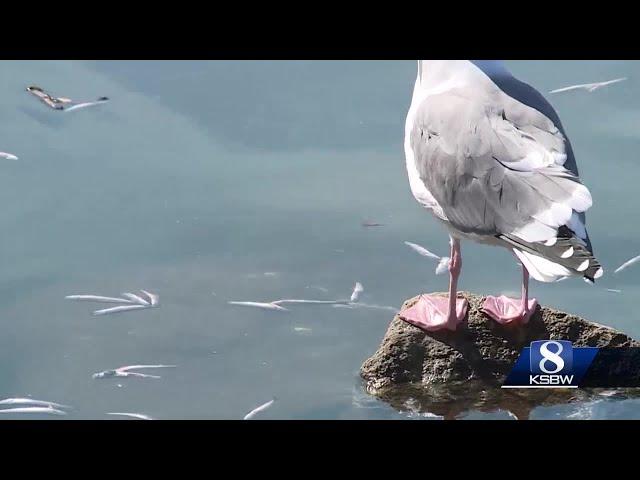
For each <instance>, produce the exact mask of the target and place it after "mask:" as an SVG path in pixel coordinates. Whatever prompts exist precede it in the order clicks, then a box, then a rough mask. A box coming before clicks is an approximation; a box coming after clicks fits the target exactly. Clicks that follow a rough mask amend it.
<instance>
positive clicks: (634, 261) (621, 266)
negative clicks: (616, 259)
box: [613, 255, 640, 273]
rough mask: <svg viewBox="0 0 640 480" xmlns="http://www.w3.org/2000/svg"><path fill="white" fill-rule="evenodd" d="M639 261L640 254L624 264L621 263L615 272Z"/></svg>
mask: <svg viewBox="0 0 640 480" xmlns="http://www.w3.org/2000/svg"><path fill="white" fill-rule="evenodd" d="M638 261H640V255H638V256H637V257H633V258H632V259H631V260H627V261H626V262H624V263H623V264H622V265H620V266H619V267H618V268H616V269H615V271H614V272H613V273H618V272H621V271H622V270H624V269H625V268H627V267H630V266H631V265H633V264H634V263H638Z"/></svg>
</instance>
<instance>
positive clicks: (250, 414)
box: [243, 397, 277, 420]
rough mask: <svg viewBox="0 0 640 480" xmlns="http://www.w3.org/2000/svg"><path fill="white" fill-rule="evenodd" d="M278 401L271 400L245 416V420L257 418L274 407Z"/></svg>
mask: <svg viewBox="0 0 640 480" xmlns="http://www.w3.org/2000/svg"><path fill="white" fill-rule="evenodd" d="M276 400H277V398H275V397H274V398H273V399H272V400H269V401H268V402H267V403H263V404H262V405H260V406H259V407H256V408H254V409H253V410H251V411H250V412H249V413H247V414H246V415H245V416H244V418H243V420H251V419H252V418H253V417H255V416H256V414H258V413H260V412H263V411H265V410H266V409H267V408H269V407H270V406H271V405H273V404H274V403H275V401H276Z"/></svg>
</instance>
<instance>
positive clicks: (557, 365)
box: [529, 340, 575, 388]
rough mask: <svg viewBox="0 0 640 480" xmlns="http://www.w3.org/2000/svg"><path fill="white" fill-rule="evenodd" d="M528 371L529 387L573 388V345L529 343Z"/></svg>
mask: <svg viewBox="0 0 640 480" xmlns="http://www.w3.org/2000/svg"><path fill="white" fill-rule="evenodd" d="M529 371H530V372H531V373H530V375H529V385H533V386H535V385H540V386H542V385H546V386H551V387H552V386H568V387H574V386H573V385H572V382H573V379H574V378H575V375H573V374H572V371H573V345H572V344H571V342H568V341H566V340H540V341H537V342H531V347H530V353H529ZM574 388H575V387H574Z"/></svg>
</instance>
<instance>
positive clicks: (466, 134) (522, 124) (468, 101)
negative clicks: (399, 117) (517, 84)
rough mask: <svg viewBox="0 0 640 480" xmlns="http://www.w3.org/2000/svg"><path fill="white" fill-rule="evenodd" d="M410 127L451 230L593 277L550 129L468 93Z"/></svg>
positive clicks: (558, 135) (425, 108)
mask: <svg viewBox="0 0 640 480" xmlns="http://www.w3.org/2000/svg"><path fill="white" fill-rule="evenodd" d="M538 95H539V94H538ZM540 97H541V96H540ZM551 110H553V109H551ZM555 117H556V118H557V115H555ZM415 118H416V119H415V122H414V126H413V130H412V132H411V147H412V149H413V151H414V155H415V162H416V167H417V170H418V172H419V174H420V178H421V180H422V181H423V182H424V184H425V186H426V188H427V189H428V190H429V192H430V193H431V194H432V195H433V197H434V198H435V199H436V201H437V202H438V203H439V205H440V207H441V208H442V210H443V212H444V213H445V215H446V217H447V220H448V221H449V223H450V224H451V225H452V227H454V228H455V229H457V230H459V231H461V232H463V233H466V234H475V235H480V236H485V237H499V238H502V239H503V240H505V241H507V242H508V243H511V244H514V243H515V244H517V246H518V248H521V249H523V250H526V251H530V252H531V253H533V252H535V253H536V254H537V255H541V256H543V257H545V258H547V259H549V260H552V261H553V262H557V263H559V264H561V265H563V266H565V267H567V268H569V269H570V270H571V271H572V273H578V272H579V273H581V274H582V272H584V275H585V276H588V277H593V275H594V273H595V272H596V271H597V270H598V268H600V266H599V264H597V261H596V260H595V259H594V258H593V255H592V254H591V252H590V251H589V249H588V246H587V237H586V230H585V229H584V225H583V224H582V223H581V222H579V219H580V217H579V215H580V214H581V213H583V212H585V211H586V210H587V209H588V208H589V207H590V206H591V195H590V193H589V191H588V190H587V188H586V187H585V186H584V185H582V183H581V182H580V179H579V178H578V176H577V169H576V168H575V160H574V159H573V152H572V151H571V147H570V144H569V142H568V141H567V140H566V137H565V135H564V134H563V133H562V131H561V130H560V129H559V128H558V127H557V126H556V122H554V121H553V120H551V119H550V118H549V117H547V116H546V115H545V114H543V113H542V112H541V111H539V110H537V109H536V108H532V107H530V106H528V105H526V104H524V103H521V102H519V101H518V100H516V99H515V98H513V97H511V96H509V95H506V94H505V93H503V92H502V91H501V90H500V89H498V88H487V89H485V88H474V87H473V86H466V87H459V88H456V89H451V90H448V91H445V92H443V93H440V94H434V95H430V96H428V97H427V98H426V99H425V100H424V101H423V102H422V104H421V105H420V106H419V107H418V111H417V114H416V117H415ZM558 123H559V120H558ZM577 224H579V225H577ZM569 226H572V227H573V228H570V227H569ZM582 230H584V232H582ZM576 233H577V235H576ZM545 243H546V245H545ZM514 246H515V245H514ZM569 248H572V249H573V250H571V252H569ZM568 253H570V255H569V256H568V257H566V258H565V257H564V256H565V255H567V254H568ZM585 259H588V260H589V262H588V263H587V265H586V266H585V264H584V260H585ZM583 267H584V268H588V270H587V271H586V272H585V270H584V269H583Z"/></svg>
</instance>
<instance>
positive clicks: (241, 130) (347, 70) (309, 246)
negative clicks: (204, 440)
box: [0, 61, 640, 419]
mask: <svg viewBox="0 0 640 480" xmlns="http://www.w3.org/2000/svg"><path fill="white" fill-rule="evenodd" d="M509 64H510V66H511V68H512V69H513V70H514V72H515V73H516V74H518V75H519V76H520V77H521V78H523V79H525V80H527V81H529V82H530V83H532V84H533V85H534V86H536V87H538V88H540V90H541V91H549V90H551V89H553V88H558V87H561V86H564V85H570V84H574V83H586V82H591V81H600V80H606V79H609V78H616V77H622V76H628V77H629V80H628V81H626V82H623V83H620V84H618V85H614V86H611V87H610V88H606V89H602V90H598V91H597V92H594V93H591V94H589V93H586V92H572V93H567V94H564V95H558V96H553V97H552V98H551V100H552V101H553V103H554V105H555V106H556V107H557V109H558V111H559V113H560V115H561V117H562V119H563V123H564V125H565V127H566V130H567V132H568V134H569V135H570V136H571V139H572V142H573V145H574V149H575V151H576V156H577V159H578V164H579V166H580V171H581V175H582V177H583V178H584V181H585V182H586V184H587V185H589V187H590V189H591V190H592V193H593V197H594V201H595V203H594V207H593V209H592V210H591V211H590V212H589V214H588V223H589V230H590V235H591V238H592V240H593V242H594V247H595V250H596V253H597V255H598V257H599V259H600V260H601V261H602V262H603V264H604V265H605V267H608V271H609V272H611V271H612V269H613V268H615V267H616V266H618V265H619V264H621V263H622V262H623V261H625V260H627V259H628V258H630V257H632V256H634V255H637V254H638V253H640V239H639V238H638V235H637V224H638V222H637V221H634V219H635V218H636V216H637V212H638V208H637V205H636V201H635V196H634V192H635V184H636V181H637V178H638V174H639V173H640V170H639V169H640V166H639V164H638V162H637V150H638V140H639V135H640V134H639V133H638V131H637V128H636V127H635V125H636V124H637V122H634V119H636V118H638V116H639V115H640V104H639V102H640V95H639V93H640V92H639V91H638V90H639V89H640V83H639V81H637V80H636V79H635V78H636V77H637V78H639V79H640V63H638V62H626V61H606V62H582V61H581V62H529V61H526V62H509ZM414 78H415V64H414V63H413V62H410V61H408V62H404V61H403V62H400V61H385V62H375V61H372V62H368V61H367V62H364V61H363V62H344V61H343V62H324V61H320V62H191V61H189V62H187V61H184V62H132V61H123V62H106V61H105V62H102V61H100V62H54V61H46V62H44V61H43V62H36V61H29V62H9V61H7V62H2V69H1V75H0V102H1V104H2V106H3V108H2V109H0V150H1V151H6V152H11V153H14V154H16V155H18V157H20V160H19V161H18V162H4V163H2V164H1V165H0V182H1V185H2V188H0V202H1V204H2V205H3V208H2V209H1V210H0V221H1V222H2V225H3V236H2V242H1V244H0V246H1V248H0V256H1V258H2V270H1V273H0V331H1V332H2V333H1V334H0V395H1V396H2V397H9V396H15V397H18V396H19V397H22V396H27V395H32V396H33V397H34V398H45V399H47V400H51V401H56V402H60V403H64V404H70V405H73V406H74V407H75V408H74V410H73V411H72V413H70V414H69V416H68V417H65V418H109V416H108V415H106V413H107V412H144V413H145V414H147V415H149V416H151V417H153V418H159V419H165V418H238V419H239V418H242V417H243V416H244V415H245V414H246V413H247V412H248V411H250V410H251V409H252V408H255V406H256V405H260V404H262V403H264V402H266V401H268V400H269V399H270V398H272V397H273V396H274V395H276V396H277V397H278V398H279V401H278V402H277V403H275V404H274V405H273V407H272V408H270V409H269V410H266V411H264V412H262V413H261V418H265V419H276V418H283V419H290V418H296V419H299V418H339V419H347V418H357V419H366V418H380V419H382V418H408V417H407V414H406V411H407V410H406V409H404V408H402V407H401V406H400V405H388V404H386V403H384V402H379V401H377V400H376V401H375V402H374V403H373V404H372V405H375V407H374V408H364V407H362V406H360V405H358V404H357V402H356V403H355V404H354V400H353V397H354V393H353V392H354V388H355V389H356V390H357V389H358V388H360V387H359V379H358V376H357V373H356V372H357V370H358V368H359V366H360V365H361V363H362V361H363V360H364V359H365V358H367V357H368V356H370V355H371V353H372V352H373V351H375V349H376V348H377V346H378V344H379V341H380V339H381V338H382V336H383V335H384V332H385V330H386V327H387V325H388V324H389V321H390V320H391V317H392V313H391V312H388V311H385V310H376V309H358V308H355V309H349V308H331V307H323V306H299V307H297V308H292V309H291V312H290V313H289V314H288V315H279V312H269V311H260V310H252V309H242V308H234V307H233V306H231V305H228V304H227V301H229V300H237V299H241V300H245V299H246V300H255V301H263V300H267V299H273V298H313V299H316V298H317V299H319V300H322V299H328V300H331V299H335V298H342V297H343V296H344V295H345V292H350V291H351V288H352V286H353V284H354V283H355V282H356V281H360V282H362V284H363V285H364V288H365V290H364V293H363V295H362V298H361V301H362V302H363V303H366V304H371V305H383V306H387V305H388V306H399V305H401V304H402V302H403V301H404V300H405V299H407V298H410V297H412V296H414V295H415V294H417V293H418V292H422V291H428V290H432V291H433V290H436V291H439V290H442V289H443V286H444V282H446V279H445V278H443V277H436V276H435V275H434V274H433V265H432V264H431V263H430V262H428V261H426V262H425V261H421V259H420V258H416V256H415V253H413V252H411V251H410V250H409V249H407V248H406V246H405V245H404V244H403V242H404V241H414V242H417V243H420V244H421V245H424V246H426V247H427V248H429V249H432V250H433V251H447V243H446V242H447V237H446V233H445V232H444V231H443V230H442V229H441V227H440V226H439V225H437V224H436V223H435V222H434V221H433V220H432V219H431V218H430V217H429V216H428V215H427V214H425V212H423V211H422V210H421V209H420V208H419V207H418V206H417V205H416V203H415V201H414V200H413V198H412V197H411V194H410V192H409V187H408V182H407V179H406V174H405V170H404V158H403V150H402V142H403V133H404V132H403V128H404V120H405V115H406V110H407V108H408V105H409V102H410V95H411V90H412V86H413V81H414ZM34 83H35V84H38V85H40V86H42V87H43V88H45V89H47V90H51V91H53V92H56V94H59V95H63V96H69V97H71V98H97V97H99V96H103V95H104V96H108V97H109V98H111V102H110V103H108V104H105V105H100V106H99V107H95V108H94V109H86V110H78V111H76V112H68V115H67V114H64V115H59V113H60V112H55V111H52V110H49V109H46V108H39V107H40V106H41V105H40V104H38V103H37V102H36V101H35V100H34V99H33V98H30V97H29V96H28V94H26V92H25V91H24V88H25V87H26V86H27V85H31V84H34ZM614 207H615V208H614ZM363 222H374V223H379V224H382V226H379V227H375V228H363V226H362V224H363ZM463 255H464V262H465V266H464V271H463V276H462V280H461V287H462V288H464V289H466V290H470V291H477V292H481V293H495V292H500V291H509V290H514V289H515V290H517V286H514V285H517V282H519V274H518V271H517V269H515V268H514V266H513V260H512V258H511V256H510V255H509V254H508V252H506V251H501V250H498V249H490V248H487V247H482V246H477V245H470V244H464V245H463ZM612 267H613V268H612ZM269 272H270V273H275V275H267V274H266V273H269ZM488 272H490V275H489V274H488ZM639 280H640V268H634V267H630V268H628V269H626V270H625V271H624V272H621V273H620V274H619V275H617V276H610V275H606V276H605V278H604V279H603V281H602V282H600V283H599V285H597V286H596V287H593V288H592V287H589V286H588V285H586V284H584V283H583V282H581V281H579V280H576V281H566V282H562V283H561V284H557V285H551V286H550V285H540V284H534V285H533V286H532V290H533V293H534V294H535V295H536V296H537V298H539V299H540V301H541V302H542V303H544V304H548V305H552V306H554V307H557V308H560V309H562V310H565V311H570V312H573V313H576V314H578V315H581V316H584V317H586V318H589V319H592V320H594V321H598V322H600V323H606V324H609V325H612V326H613V327H615V328H618V329H621V330H623V331H625V332H626V333H628V334H629V335H631V336H635V337H636V338H637V337H640V326H639V324H638V322H637V321H636V320H637V319H636V308H635V304H634V301H633V299H634V298H635V297H636V295H637V294H638V285H639V284H640V282H639ZM307 287H309V288H307ZM314 287H320V288H314ZM140 288H143V289H145V290H148V291H152V292H154V293H156V292H157V293H158V294H159V295H160V297H161V298H162V304H161V305H160V306H159V308H155V309H149V310H143V311H140V312H136V313H134V314H130V315H129V314H127V313H124V314H121V315H118V316H113V317H110V316H108V317H93V316H91V314H90V312H88V311H87V308H84V307H83V306H82V305H76V304H73V303H71V302H68V301H65V300H64V297H65V296H66V295H69V294H74V293H86V294H92V293H96V292H101V293H102V292H105V293H108V294H109V295H115V296H117V295H119V294H120V293H121V292H127V291H133V290H139V289H140ZM606 288H612V289H620V290H622V293H620V294H616V295H613V294H612V293H610V292H607V291H606V290H605V289H606ZM297 327H298V328H300V327H302V328H306V329H309V330H310V331H309V330H305V331H304V334H302V333H301V332H300V331H296V330H295V328H297ZM212 352H215V354H213V353H212ZM159 363H162V364H171V365H177V366H178V367H177V368H176V369H175V371H172V372H170V373H167V374H165V375H163V376H162V379H160V380H152V379H135V378H134V379H116V381H113V382H111V381H95V380H93V379H92V378H91V374H92V373H93V372H96V371H101V370H105V369H107V368H111V367H113V366H118V365H129V364H159ZM145 380H148V381H145ZM498 403H499V402H498ZM366 405H370V404H366ZM471 407H472V411H471V413H469V414H468V415H466V416H465V418H478V417H481V418H505V417H507V418H508V415H506V414H505V413H504V411H505V409H506V407H505V409H503V410H500V411H495V410H491V413H485V410H482V408H483V407H480V406H475V405H472V406H471ZM500 408H502V407H500ZM572 408H573V407H571V408H569V407H566V406H565V407H563V406H560V405H557V404H548V405H547V404H545V405H543V406H540V407H536V408H534V409H533V410H532V411H531V412H530V417H531V418H567V417H569V416H570V415H574V414H575V411H574V410H572ZM473 409H476V410H473ZM592 409H593V412H594V413H593V416H594V417H595V418H634V417H635V416H637V413H636V412H637V411H638V410H639V409H638V402H637V401H636V400H634V399H632V398H628V399H624V400H621V399H615V398H611V399H606V400H603V401H602V402H601V403H598V404H595V405H594V406H593V408H592ZM487 412H489V411H488V410H487ZM435 414H436V415H441V413H437V412H436V413H435ZM463 416H464V415H463Z"/></svg>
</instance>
